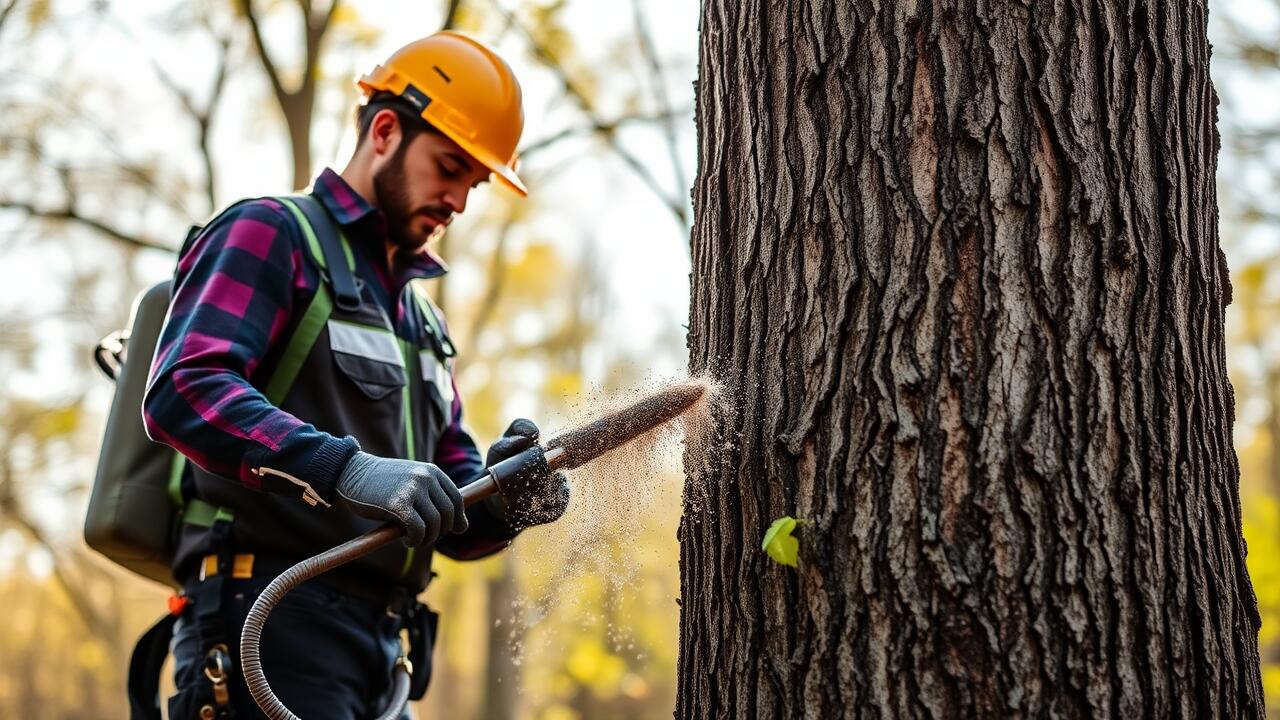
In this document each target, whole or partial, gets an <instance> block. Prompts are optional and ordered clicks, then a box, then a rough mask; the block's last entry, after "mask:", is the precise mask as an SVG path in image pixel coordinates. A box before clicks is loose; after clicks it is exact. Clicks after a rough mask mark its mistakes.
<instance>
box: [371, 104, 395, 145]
mask: <svg viewBox="0 0 1280 720" xmlns="http://www.w3.org/2000/svg"><path fill="white" fill-rule="evenodd" d="M402 137H403V133H401V130H400V118H399V117H398V116H396V113H395V111H394V110H392V109H390V108H383V109H381V110H379V111H378V112H377V113H376V114H375V115H374V116H373V122H371V123H369V144H370V148H371V149H372V150H373V153H374V155H375V156H377V155H390V154H392V153H394V152H395V151H396V147H397V146H398V145H399V144H400V140H401V138H402Z"/></svg>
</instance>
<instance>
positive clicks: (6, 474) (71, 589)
mask: <svg viewBox="0 0 1280 720" xmlns="http://www.w3.org/2000/svg"><path fill="white" fill-rule="evenodd" d="M5 450H6V452H4V453H3V455H0V517H4V518H5V519H7V520H8V521H9V522H11V523H13V524H14V525H15V526H17V527H18V528H19V529H20V530H22V531H23V533H24V534H26V535H27V536H28V537H30V538H31V540H32V541H34V542H35V543H36V544H37V545H39V546H41V547H42V548H44V549H45V551H46V552H48V553H49V555H50V557H52V558H53V563H52V565H53V579H54V581H55V582H56V583H57V584H58V586H59V587H60V588H62V591H63V592H64V593H65V594H66V596H67V599H68V600H70V601H71V605H72V606H73V607H74V608H75V610H76V613H77V614H79V615H80V618H81V620H83V621H84V624H85V626H86V627H87V628H88V629H89V631H90V632H92V633H93V634H94V635H96V636H97V637H100V638H103V639H105V640H109V641H112V642H114V641H116V640H118V635H119V632H118V628H117V627H116V626H115V625H114V624H113V623H110V622H108V621H107V620H106V619H105V618H103V617H102V615H101V614H99V613H98V611H97V610H96V609H95V608H94V607H93V605H92V604H90V603H89V601H88V600H87V599H86V597H85V593H83V592H81V591H80V590H79V589H78V588H77V587H76V584H75V583H73V582H72V581H71V578H70V577H68V575H67V574H66V569H65V567H64V562H63V560H62V559H61V558H60V555H59V553H58V551H57V550H56V549H55V547H54V545H53V543H52V542H50V540H49V538H48V536H46V535H45V533H44V530H42V529H41V528H40V526H39V525H37V524H36V523H35V522H33V521H32V520H31V518H30V517H29V516H28V515H27V513H26V511H25V510H24V509H23V508H22V506H21V504H20V503H19V502H18V495H17V492H16V490H15V488H14V475H13V467H12V466H11V465H10V464H9V453H8V452H7V450H8V448H7V447H6V448H5Z"/></svg>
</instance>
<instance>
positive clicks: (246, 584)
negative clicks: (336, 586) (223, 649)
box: [169, 578, 409, 720]
mask: <svg viewBox="0 0 1280 720" xmlns="http://www.w3.org/2000/svg"><path fill="white" fill-rule="evenodd" d="M269 581H270V578H262V579H259V578H252V579H247V580H227V581H226V582H227V587H226V592H225V596H226V600H225V601H224V602H223V605H222V609H223V611H222V618H223V622H224V633H225V635H226V636H229V637H228V639H229V640H230V642H229V646H230V648H231V653H232V657H233V658H235V660H234V662H235V663H236V667H234V668H233V669H232V671H231V673H230V676H231V677H230V681H229V689H230V694H231V705H232V707H234V708H235V712H236V717H237V718H255V719H256V718H263V717H265V716H264V715H263V714H262V711H261V710H259V709H258V706H257V704H256V703H254V701H253V697H252V696H250V695H249V689H248V687H247V686H246V685H245V682H244V675H243V674H242V670H241V668H240V667H239V656H240V652H239V644H240V630H241V628H242V627H243V626H244V620H245V616H246V615H248V612H249V608H250V607H252V606H253V601H254V600H256V599H257V597H258V594H259V593H260V592H261V591H262V589H263V588H264V587H265V586H266V584H267V583H268V582H269ZM260 649H261V653H262V655H261V657H262V669H263V672H265V673H266V676H267V681H268V682H270V683H271V690H272V691H273V692H274V693H275V694H276V697H278V698H280V701H281V702H283V703H284V704H285V706H286V707H288V708H289V709H290V710H292V711H293V713H294V714H295V715H298V716H299V717H301V718H303V720H313V719H316V720H318V719H319V718H332V719H333V720H366V719H367V718H374V717H376V716H377V715H378V714H379V713H381V712H383V711H384V710H385V709H386V703H387V701H388V700H389V699H390V694H391V672H392V668H393V666H394V664H395V660H396V658H397V657H399V655H400V635H399V620H398V619H397V618H396V617H394V616H392V615H389V614H388V612H387V607H386V606H385V605H380V604H377V603H374V602H372V601H370V600H365V599H361V598H355V597H352V596H350V595H346V594H343V593H340V592H338V591H336V590H333V589H331V588H328V587H326V586H323V585H319V584H317V583H316V582H314V581H312V582H307V583H304V584H303V585H301V586H300V587H298V588H296V589H295V590H293V591H292V592H290V593H289V594H288V595H286V596H285V597H284V599H283V600H282V601H281V602H280V603H279V604H278V605H277V606H276V608H275V609H274V610H273V611H272V612H271V616H270V617H269V618H268V620H267V624H266V627H265V628H264V629H263V633H262V644H261V646H260ZM171 651H172V653H173V656H174V682H175V684H176V686H177V688H178V692H177V694H176V695H174V696H173V697H172V698H170V699H169V717H170V718H171V719H172V720H189V719H193V718H199V717H200V708H201V706H203V705H204V704H205V703H207V702H208V701H209V698H210V683H209V680H208V679H207V678H206V677H205V674H204V655H203V653H202V648H201V647H200V628H199V627H197V624H196V620H195V617H194V613H193V612H192V608H190V607H189V608H187V610H186V611H185V612H184V613H183V615H182V617H181V618H180V619H179V620H178V624H177V627H176V628H175V629H174V634H173V641H172V644H171ZM403 717H404V718H408V717H409V715H408V713H406V714H405V715H404V716H403Z"/></svg>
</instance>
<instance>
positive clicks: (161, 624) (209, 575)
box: [128, 553, 438, 720]
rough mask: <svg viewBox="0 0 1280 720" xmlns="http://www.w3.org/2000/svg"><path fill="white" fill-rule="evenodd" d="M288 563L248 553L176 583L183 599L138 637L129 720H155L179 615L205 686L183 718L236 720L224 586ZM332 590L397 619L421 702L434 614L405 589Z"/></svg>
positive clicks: (413, 691)
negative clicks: (195, 643) (190, 625)
mask: <svg viewBox="0 0 1280 720" xmlns="http://www.w3.org/2000/svg"><path fill="white" fill-rule="evenodd" d="M292 565H293V563H292V562H284V561H276V560H274V559H272V558H267V557H262V556H255V555H253V554H248V553H241V554H231V553H225V554H221V555H209V556H206V557H205V558H204V559H203V561H202V562H201V563H200V564H199V567H198V568H197V570H196V572H195V577H193V578H191V579H189V580H188V582H186V583H184V584H183V587H184V591H183V593H182V594H180V595H175V596H173V597H171V598H170V599H169V613H168V614H167V615H165V616H164V617H162V618H161V619H160V620H159V621H158V622H156V623H155V624H154V625H153V626H152V627H151V628H150V629H148V630H147V631H146V632H145V633H143V635H142V637H141V638H139V640H138V643H137V645H136V646H135V647H134V650H133V656H132V658H131V659H130V662H129V679H128V689H129V708H130V718H131V720H160V717H161V716H160V697H159V689H160V673H161V668H162V666H163V664H164V660H165V658H166V657H167V656H168V654H169V646H170V641H171V640H172V638H173V632H174V626H175V624H176V623H177V620H178V618H179V617H180V616H182V615H183V614H184V613H186V612H189V613H190V616H189V617H190V619H191V621H192V622H195V623H196V624H197V627H198V628H199V629H200V644H201V653H203V656H204V660H203V663H204V668H203V670H204V678H203V680H202V681H201V682H202V683H204V682H206V681H207V686H206V685H202V686H201V689H200V690H199V691H198V692H195V693H192V698H191V702H190V703H184V705H186V704H190V705H191V707H190V713H188V712H187V708H186V707H184V708H183V714H184V715H188V714H189V716H190V717H197V718H200V719H201V720H213V719H214V718H219V719H221V718H234V717H236V714H235V708H234V707H233V705H232V704H231V702H230V694H229V689H228V682H230V681H232V680H233V679H234V678H233V673H235V674H238V673H239V672H240V667H239V657H238V652H236V653H233V652H231V650H230V649H229V648H238V647H239V638H238V637H230V636H229V635H228V632H229V629H228V628H227V626H226V623H227V620H226V619H225V616H224V614H223V612H222V608H223V603H224V601H225V599H226V588H227V581H228V580H231V579H249V578H254V577H258V578H271V577H275V576H276V575H279V574H280V573H281V572H283V571H284V570H286V569H288V567H290V566H292ZM313 582H314V581H313ZM331 587H332V586H331ZM334 589H335V590H337V591H338V592H341V593H344V594H348V595H350V596H352V597H356V598H358V599H360V600H362V601H365V602H370V603H378V604H380V605H383V606H384V607H385V608H386V613H387V615H389V616H391V617H394V618H398V619H399V624H400V629H401V630H402V631H403V634H404V635H407V637H408V648H407V649H406V650H404V653H405V657H406V659H407V660H408V661H409V663H410V666H411V668H412V673H411V675H410V685H409V698H410V699H411V700H419V699H421V698H422V696H423V695H424V694H426V690H427V684H428V683H429V681H430V679H431V650H432V647H433V645H434V640H435V637H436V630H437V625H438V616H437V615H436V613H434V612H432V611H431V610H430V609H429V608H427V606H426V605H423V604H422V603H420V602H418V601H417V598H416V596H415V595H414V594H413V593H412V592H411V591H410V590H409V589H408V588H403V587H392V588H386V589H381V590H380V591H375V592H371V591H369V590H367V589H362V590H357V591H355V592H349V589H348V588H345V587H344V588H334ZM174 720H179V719H178V718H174ZM181 720H186V719H185V717H184V718H182V719H181Z"/></svg>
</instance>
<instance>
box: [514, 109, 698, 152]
mask: <svg viewBox="0 0 1280 720" xmlns="http://www.w3.org/2000/svg"><path fill="white" fill-rule="evenodd" d="M687 114H688V111H687V110H684V111H681V112H675V113H670V114H659V115H646V114H640V113H637V114H635V115H623V116H622V117H620V118H617V119H615V120H612V121H609V120H606V121H604V122H602V123H601V124H600V125H588V126H586V127H569V128H564V129H563V130H560V131H559V132H556V133H552V134H551V135H548V136H546V137H544V138H539V139H538V140H534V141H533V142H531V143H529V144H527V145H525V146H524V147H523V148H521V149H520V157H521V158H522V159H525V160H527V159H529V156H530V155H533V154H534V153H539V152H542V151H543V150H546V149H547V148H549V147H551V146H553V145H555V144H556V143H558V142H560V141H562V140H567V139H569V138H571V137H577V136H579V135H589V134H593V133H599V134H602V135H609V134H612V133H614V132H616V131H617V130H619V129H620V128H622V127H623V126H624V125H631V124H638V123H652V122H661V121H663V120H666V119H668V118H675V117H679V116H683V115H687Z"/></svg>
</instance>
